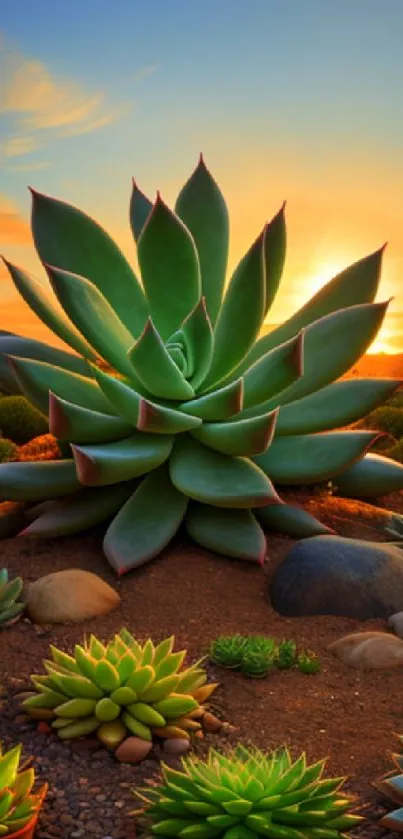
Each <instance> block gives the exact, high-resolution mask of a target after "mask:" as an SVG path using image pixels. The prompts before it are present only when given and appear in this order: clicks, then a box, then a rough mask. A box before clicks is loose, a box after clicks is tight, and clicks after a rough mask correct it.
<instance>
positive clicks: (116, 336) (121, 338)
mask: <svg viewBox="0 0 403 839" xmlns="http://www.w3.org/2000/svg"><path fill="white" fill-rule="evenodd" d="M45 268H46V270H47V272H48V275H49V279H50V282H51V284H52V288H53V291H54V292H55V294H56V297H57V299H58V300H59V303H60V305H61V306H63V309H64V311H65V312H66V314H67V315H68V316H69V318H70V320H71V321H72V322H73V323H74V324H75V326H76V327H77V329H79V330H80V332H81V333H82V334H83V335H85V337H86V338H87V340H88V341H89V343H90V344H91V346H92V347H95V349H96V350H97V352H98V353H99V355H100V356H101V357H102V358H104V359H105V360H106V361H108V362H109V364H110V365H111V367H114V369H115V370H118V371H119V373H122V375H123V376H130V374H131V372H132V369H131V365H130V362H129V361H128V359H127V357H126V354H127V351H128V350H129V348H130V347H131V346H132V344H133V336H132V334H131V333H130V332H129V331H128V329H126V327H125V326H124V325H123V323H122V321H121V320H120V319H119V318H118V316H117V314H116V313H115V311H114V310H113V309H112V306H111V305H110V303H108V301H107V299H106V297H104V296H103V294H101V292H100V291H99V289H98V288H97V287H96V285H94V283H91V282H89V281H88V280H86V279H85V277H80V276H78V274H72V273H71V272H70V271H63V270H62V269H60V268H54V267H53V266H52V265H46V266H45Z"/></svg>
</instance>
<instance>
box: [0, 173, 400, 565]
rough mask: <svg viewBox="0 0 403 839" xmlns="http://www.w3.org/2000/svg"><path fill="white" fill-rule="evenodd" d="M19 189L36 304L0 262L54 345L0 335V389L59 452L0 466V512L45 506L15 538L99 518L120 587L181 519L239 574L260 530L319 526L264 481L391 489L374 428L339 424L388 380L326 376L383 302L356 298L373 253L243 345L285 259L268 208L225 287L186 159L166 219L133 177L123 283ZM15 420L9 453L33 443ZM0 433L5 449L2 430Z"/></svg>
mask: <svg viewBox="0 0 403 839" xmlns="http://www.w3.org/2000/svg"><path fill="white" fill-rule="evenodd" d="M31 193H32V214H31V224H32V235H33V239H34V243H35V248H36V251H37V253H38V256H39V258H40V261H41V264H42V265H43V267H44V270H45V271H46V273H47V277H48V279H49V281H50V285H51V289H52V292H53V293H54V300H53V299H52V296H50V297H49V298H45V297H44V294H43V286H42V281H41V279H36V278H35V277H32V276H31V275H30V274H29V273H27V272H26V271H25V270H23V269H22V268H19V267H17V266H16V265H13V264H12V263H11V262H9V261H8V260H6V259H5V260H4V261H5V265H6V268H7V270H8V272H9V274H10V276H11V279H12V281H13V283H14V285H15V287H16V289H17V291H18V293H19V294H20V296H21V297H22V299H23V300H24V301H25V302H26V303H27V304H28V305H29V306H30V308H31V309H32V310H33V311H34V313H35V315H37V316H39V317H40V319H41V320H42V322H43V323H44V324H45V326H46V327H48V328H50V329H51V330H52V331H53V333H54V335H55V336H57V338H58V339H61V340H62V341H63V342H64V343H65V344H67V345H68V346H69V347H70V348H71V350H72V352H66V351H64V350H63V351H62V350H58V349H56V348H54V347H52V346H50V345H48V344H45V343H41V342H39V341H32V340H30V339H28V338H25V337H22V336H19V335H14V334H10V333H5V332H0V387H1V389H2V390H5V391H8V392H9V393H13V394H21V393H22V394H23V395H24V396H25V397H26V398H27V399H29V400H30V402H31V403H32V405H33V406H34V407H35V409H36V414H35V417H31V419H30V420H29V428H30V429H32V428H33V427H34V426H35V427H36V432H35V434H36V435H37V434H45V433H46V432H47V431H50V432H51V434H53V435H54V436H55V438H56V439H57V441H58V443H63V444H65V445H67V446H68V448H67V453H66V455H65V456H63V457H62V458H60V459H59V460H57V461H56V462H53V461H46V460H44V461H43V462H34V461H30V460H27V459H26V458H25V461H24V462H23V463H18V462H17V463H0V482H1V487H2V494H3V495H4V497H6V498H7V499H8V500H9V501H33V502H35V501H37V502H41V501H46V500H50V501H51V504H50V506H49V507H48V508H47V509H46V511H45V512H42V513H40V514H39V513H38V516H37V517H36V518H35V519H34V520H33V521H32V522H31V523H30V524H29V526H28V527H26V528H24V530H23V534H24V537H25V538H28V537H30V538H37V537H45V538H49V537H56V536H64V535H66V534H71V533H79V532H80V531H83V530H87V529H88V527H90V526H93V525H97V524H102V523H104V524H105V527H106V531H105V536H104V541H103V549H104V553H105V556H106V558H107V560H108V562H109V563H110V565H111V566H112V568H114V570H115V571H116V572H117V573H118V574H119V575H122V574H124V573H125V572H127V571H129V570H130V569H134V568H136V567H138V566H141V565H143V564H144V563H146V562H150V561H151V560H152V559H153V558H154V557H157V556H158V555H159V554H160V553H161V551H162V550H163V549H165V548H166V546H167V545H168V544H169V543H170V542H171V540H172V539H173V538H174V537H175V535H176V533H177V532H178V531H179V529H180V528H181V527H182V526H184V527H185V529H186V530H187V533H188V535H189V536H190V537H191V538H192V539H193V541H194V542H196V543H197V544H198V545H200V546H201V547H202V548H207V549H208V550H213V551H215V552H216V553H219V554H223V555H225V556H227V557H232V558H234V559H237V560H245V561H247V562H252V563H255V564H256V565H258V564H262V563H263V561H264V558H265V556H266V553H267V544H266V537H265V529H269V530H277V531H281V532H283V533H286V534H288V535H291V536H293V537H296V538H299V537H306V536H315V535H318V534H320V533H329V528H328V527H327V526H326V525H324V524H322V523H321V522H319V521H318V520H317V519H315V518H314V517H313V516H312V515H311V514H310V513H308V512H307V511H305V510H302V509H301V508H299V507H296V506H294V505H292V504H287V503H283V501H282V499H281V497H280V495H279V494H278V489H277V488H278V487H281V486H286V485H299V486H301V485H303V486H315V485H319V484H322V485H324V484H325V482H326V481H329V480H332V478H333V477H334V476H337V485H338V487H339V489H340V490H342V492H343V494H348V495H350V494H353V495H354V494H355V495H358V496H360V494H362V492H363V491H364V494H365V495H367V496H368V495H372V496H378V495H380V494H382V495H385V494H387V493H388V492H392V491H395V490H397V489H401V488H403V465H401V464H398V463H393V462H392V461H391V460H388V459H386V458H384V457H380V456H379V455H374V454H371V453H368V452H369V450H370V449H371V448H372V447H373V446H374V445H375V444H376V442H377V441H378V439H379V432H378V430H375V431H371V430H366V429H365V430H362V429H359V430H357V429H356V428H352V424H353V423H355V422H357V421H358V420H359V419H360V418H362V417H363V416H365V415H367V414H368V413H369V412H370V411H373V410H374V409H375V408H376V407H377V406H379V405H380V404H382V403H383V402H385V401H386V400H387V399H388V398H389V397H390V396H391V395H392V394H393V393H394V392H395V390H396V389H397V387H398V386H399V385H400V384H401V381H400V380H399V379H392V378H390V379H377V378H363V379H354V380H343V376H344V374H345V373H346V372H347V371H348V370H349V369H351V367H352V366H353V365H354V364H355V363H356V362H357V360H358V359H359V358H360V357H361V356H362V354H363V353H364V352H365V351H366V350H367V348H368V346H369V345H370V344H372V342H373V340H374V338H375V336H376V335H377V333H378V331H379V330H380V328H381V327H382V323H383V320H384V317H385V314H386V311H387V308H388V305H389V301H380V302H374V300H375V298H376V296H377V293H378V285H379V280H380V274H381V266H382V259H383V252H384V247H380V248H378V249H377V250H376V251H374V252H372V253H370V254H369V255H368V256H365V257H363V258H360V259H358V260H357V261H356V262H354V263H353V264H352V265H350V266H349V267H347V268H346V269H345V270H344V271H341V272H340V273H339V274H337V276H335V277H334V278H333V279H331V280H330V282H328V283H327V284H326V285H324V287H323V288H321V289H320V290H319V291H318V292H317V293H316V294H314V296H313V297H312V298H311V299H310V300H308V302H307V303H306V304H305V305H304V306H303V308H302V309H300V310H299V311H297V312H295V313H294V314H293V315H292V316H291V317H290V318H289V319H288V320H287V321H286V322H285V323H282V324H281V325H279V326H278V327H276V328H275V329H273V330H270V332H269V333H266V334H262V332H263V328H264V324H265V322H266V321H267V316H268V312H269V311H270V308H271V306H272V303H273V301H274V300H275V298H276V296H277V292H278V290H279V288H280V284H281V278H282V274H283V267H284V263H285V257H286V246H287V235H286V220H285V205H284V204H283V205H282V206H281V207H280V208H279V209H278V212H277V213H276V214H275V215H274V216H273V217H272V218H271V219H270V220H269V221H268V222H267V223H266V224H265V225H264V227H263V228H262V229H261V231H260V233H258V235H257V236H256V237H255V238H254V241H253V242H252V243H251V244H250V247H249V248H248V250H247V252H246V253H245V254H244V255H243V256H242V258H241V259H240V261H239V262H238V264H237V265H236V266H235V267H234V270H233V271H232V272H231V274H230V275H228V270H227V268H228V255H229V237H230V220H229V212H228V208H227V205H226V202H225V199H224V196H223V194H222V192H221V189H220V187H219V185H218V184H217V182H216V180H215V179H214V177H213V175H212V174H211V173H210V171H209V169H208V168H207V166H206V164H205V162H204V160H203V158H200V160H199V162H198V164H197V166H196V167H195V169H194V171H193V172H192V173H191V175H190V177H189V178H188V179H187V180H186V182H185V183H184V185H183V186H182V188H181V190H180V192H179V194H178V195H177V197H176V200H175V203H174V205H173V207H169V206H168V205H167V204H166V203H165V201H164V200H163V198H162V197H161V195H160V194H157V197H156V199H155V200H150V199H149V198H147V196H146V195H145V194H144V193H143V192H142V191H141V190H140V189H139V187H138V186H137V184H136V182H134V183H133V189H132V196H131V201H130V208H129V221H130V226H131V230H132V233H133V238H134V241H135V244H136V248H137V265H138V270H136V271H134V270H133V268H132V266H131V265H130V264H129V262H128V260H127V259H126V257H125V255H124V254H123V253H122V251H121V250H120V249H119V247H118V246H117V244H116V243H115V242H114V241H113V240H112V239H111V237H110V235H109V234H108V233H107V232H106V231H105V230H104V229H103V228H102V227H101V226H100V225H99V224H97V223H96V222H95V221H94V220H93V219H92V218H90V217H89V216H88V215H86V214H85V213H84V212H82V211H81V210H79V209H78V208H76V207H74V206H72V205H71V204H68V203H66V202H64V201H61V200H59V199H56V198H52V197H50V196H48V195H44V194H42V193H40V192H37V191H36V190H31ZM55 303H56V304H57V305H56V306H55ZM0 325H1V324H0ZM2 326H3V329H4V328H6V327H7V324H4V323H3V324H2ZM234 335H235V336H236V340H234V338H233V336H234ZM346 335H348V336H349V340H348V341H346V340H345V336H346ZM9 399H13V400H14V401H13V402H12V403H10V402H8V407H7V406H4V405H3V409H4V407H7V411H8V414H7V412H5V417H6V419H7V416H8V417H10V416H11V410H13V411H14V413H13V416H20V414H21V415H22V414H24V417H25V415H26V409H27V404H26V401H25V403H24V401H21V400H22V397H21V395H20V396H16V395H14V396H12V397H11V396H10V397H9ZM16 400H19V401H18V402H17V401H16ZM1 402H5V400H0V406H1ZM38 412H40V413H39V416H38ZM0 415H1V411H0ZM22 419H23V417H22ZM22 419H21V423H22ZM22 425H24V429H23V432H22V431H19V438H20V439H19V440H16V442H26V441H27V440H29V439H30V438H31V437H33V436H35V435H34V434H32V431H31V433H30V434H29V436H27V435H28V431H27V428H28V426H27V420H26V419H25V421H24V423H22ZM0 428H3V433H4V434H5V435H6V436H11V434H10V435H9V434H8V433H7V432H6V429H5V426H3V425H2V420H1V418H0ZM38 429H39V430H38ZM340 429H341V430H340ZM343 429H344V430H343ZM322 432H326V433H322ZM22 437H24V438H25V439H24V440H23V439H22ZM111 486H113V491H111Z"/></svg>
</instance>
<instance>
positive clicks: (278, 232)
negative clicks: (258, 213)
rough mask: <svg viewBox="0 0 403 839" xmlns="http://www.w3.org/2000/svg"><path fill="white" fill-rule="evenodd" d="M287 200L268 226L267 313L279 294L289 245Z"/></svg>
mask: <svg viewBox="0 0 403 839" xmlns="http://www.w3.org/2000/svg"><path fill="white" fill-rule="evenodd" d="M284 211H285V202H284V204H283V206H282V207H281V210H279V212H278V213H277V214H276V215H275V216H274V218H272V220H271V221H270V222H269V224H268V225H267V228H266V238H265V248H264V256H265V265H266V300H265V307H264V313H265V315H266V314H267V312H268V311H269V309H270V308H271V305H272V303H273V300H274V298H275V296H276V294H277V291H278V287H279V285H280V280H281V276H282V273H283V268H284V262H285V254H286V247H287V233H286V226H285V213H284Z"/></svg>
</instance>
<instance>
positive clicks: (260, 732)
mask: <svg viewBox="0 0 403 839" xmlns="http://www.w3.org/2000/svg"><path fill="white" fill-rule="evenodd" d="M294 501H300V502H302V501H304V502H305V505H307V504H308V502H307V499H302V498H301V496H299V497H294ZM383 501H384V506H388V507H389V509H392V508H393V509H402V508H403V504H402V497H401V495H400V494H397V495H395V496H394V497H391V498H389V499H383ZM307 508H308V509H310V511H311V512H315V511H316V512H317V513H318V512H320V513H321V517H322V519H324V518H326V520H327V522H328V523H329V524H330V525H331V526H333V527H335V528H337V530H338V532H339V533H340V534H341V535H345V536H355V537H362V538H366V539H377V540H383V538H384V537H383V535H382V534H381V533H380V531H379V527H380V522H381V520H382V516H381V515H380V514H379V513H378V512H376V513H375V512H373V511H372V510H371V509H369V510H366V509H364V508H363V507H361V508H357V505H356V503H355V502H340V501H337V500H335V499H329V500H327V499H324V498H323V497H316V498H314V499H312V500H311V502H309V504H308V507H307ZM291 544H292V541H291V540H289V539H286V538H281V537H280V536H277V535H273V536H269V538H268V550H269V555H270V562H269V566H268V568H267V570H266V574H263V573H262V571H261V570H259V568H257V567H256V566H254V565H253V566H252V565H248V564H247V563H242V562H236V561H231V560H228V559H224V558H220V557H217V556H214V555H212V554H209V553H208V552H206V551H202V550H200V549H197V548H195V547H193V546H191V545H190V544H189V542H187V541H186V540H185V539H183V540H182V541H181V540H178V541H177V543H176V544H175V545H174V546H171V548H170V549H169V550H167V551H165V553H164V554H163V555H162V556H161V557H160V558H159V559H158V560H156V561H154V562H153V563H151V564H149V565H147V566H145V567H143V568H141V569H139V570H138V571H137V572H134V573H132V574H130V575H127V576H125V577H123V578H122V580H121V581H120V582H117V580H116V578H115V577H114V575H113V572H112V571H111V570H109V567H108V565H107V563H106V561H105V559H104V558H103V556H102V553H101V549H100V537H99V534H97V533H95V534H92V535H88V536H85V537H80V538H65V539H62V540H60V541H59V540H43V541H39V542H35V541H29V540H27V539H23V538H21V539H14V540H6V541H4V542H2V543H1V563H0V564H1V565H5V566H7V567H8V568H9V570H10V573H11V574H16V573H18V574H22V575H23V576H24V577H25V579H26V580H32V579H36V578H37V577H39V576H40V575H42V574H46V573H49V572H50V571H55V570H60V569H64V568H69V567H78V568H83V569H87V570H91V571H94V572H96V573H98V574H100V575H101V576H102V577H104V579H106V580H107V581H108V582H109V583H111V584H112V585H115V586H116V588H118V589H119V591H120V593H121V596H122V604H121V607H120V608H119V609H118V610H117V611H115V612H113V613H111V614H110V615H108V616H106V617H102V618H100V619H97V620H93V621H91V622H88V623H87V624H85V625H81V626H61V627H53V628H52V629H51V630H50V631H47V630H40V631H39V632H38V630H37V629H35V627H34V626H32V625H31V624H30V623H29V622H27V621H21V622H20V623H18V624H16V625H15V626H13V627H12V628H10V629H8V630H4V631H2V632H1V633H0V661H1V682H2V685H3V692H4V696H5V698H4V700H3V710H2V717H1V722H0V729H1V737H2V738H3V739H4V740H5V742H6V743H7V744H10V743H15V742H17V740H21V741H22V742H23V743H24V745H25V746H26V749H27V750H28V751H30V752H32V753H33V754H34V756H36V757H37V758H38V760H37V761H36V767H37V770H38V773H39V774H40V775H41V776H42V777H45V776H46V777H47V780H49V782H50V785H51V795H50V796H49V797H48V799H47V802H46V804H45V807H44V811H43V816H42V819H41V825H40V830H39V832H38V836H39V837H40V839H51V837H62V839H63V837H65V839H68V837H72V839H74V838H75V837H83V838H84V837H91V836H93V837H102V839H106V837H107V839H111V837H112V839H118V837H125V839H130V837H131V836H133V835H134V833H133V819H127V811H128V810H129V809H130V806H132V801H133V796H132V794H131V792H130V788H131V787H134V786H135V785H136V784H139V783H141V782H142V781H143V780H144V778H145V777H146V778H147V777H149V776H150V772H152V771H153V770H154V769H155V764H152V763H150V761H147V762H146V764H145V765H142V766H137V767H127V766H126V767H122V766H119V765H118V764H116V763H115V762H114V760H113V758H112V757H110V756H109V755H108V754H107V753H106V752H105V751H103V752H97V753H96V754H91V753H88V752H85V751H84V752H83V751H79V752H77V751H76V750H72V749H71V748H70V747H69V746H65V745H63V744H61V743H58V742H57V741H55V740H54V739H53V737H51V738H48V737H47V736H45V735H43V734H40V733H38V732H37V731H34V730H33V729H32V725H31V724H28V727H26V726H24V725H21V723H19V722H18V721H16V720H15V714H16V713H18V710H17V707H16V704H15V701H14V700H13V698H12V695H13V693H15V691H16V690H17V689H21V686H22V685H23V684H26V683H27V680H28V677H29V674H30V673H32V672H41V671H42V667H41V661H42V659H43V658H44V657H47V651H48V647H49V643H54V644H56V645H58V646H60V647H61V648H63V649H68V648H71V647H72V645H74V643H76V642H79V641H81V640H82V638H83V635H84V633H85V632H87V633H88V632H93V633H95V634H97V635H98V636H99V637H101V638H103V639H105V640H106V639H107V638H108V637H109V636H111V635H112V634H113V633H115V632H116V631H118V630H119V629H120V628H121V627H122V626H127V627H128V628H129V629H130V630H131V631H132V632H133V633H134V634H135V635H136V636H138V637H139V638H142V639H144V638H146V637H148V636H151V637H152V638H153V639H154V640H155V641H157V642H158V641H159V640H161V639H162V638H164V637H166V636H168V635H171V634H175V636H176V640H177V645H178V648H186V649H187V650H188V652H189V656H190V658H191V659H195V658H198V657H199V656H200V655H201V654H203V653H204V652H205V651H206V648H207V646H208V644H209V641H210V640H211V639H213V638H214V637H216V636H217V635H218V634H221V633H232V632H242V633H245V634H247V633H256V632H258V633H264V634H267V635H272V636H274V637H276V638H277V639H279V640H281V639H282V638H284V637H286V638H287V637H288V638H294V639H295V640H296V641H297V643H298V644H299V645H300V646H301V647H309V648H311V649H313V650H314V651H315V652H316V653H317V654H318V655H319V657H320V659H321V661H322V664H323V668H322V671H321V672H320V673H318V674H317V675H314V676H313V675H312V676H306V675H303V674H301V673H299V672H298V671H287V672H276V673H274V675H272V676H270V677H269V678H267V679H262V680H251V679H247V678H246V677H243V676H241V675H239V674H236V673H231V672H228V671H225V670H221V669H219V668H212V671H211V675H212V676H213V677H215V679H217V680H218V681H219V682H220V683H221V687H220V689H219V691H218V692H217V695H216V699H215V701H214V703H213V704H214V708H215V710H216V712H217V713H218V714H219V715H221V716H222V717H224V718H226V719H227V720H229V721H231V722H232V723H233V724H234V725H235V726H236V728H237V730H236V732H235V733H234V734H232V735H231V737H230V739H231V741H233V742H236V740H238V739H241V740H243V741H251V742H253V743H254V744H256V745H257V746H260V747H262V748H266V749H269V748H272V747H276V746H279V745H281V744H283V743H287V744H289V745H290V747H291V749H292V752H293V753H294V754H295V755H296V756H297V755H298V754H299V753H300V752H301V751H303V750H306V752H307V754H308V758H309V759H310V760H311V761H315V760H317V759H319V758H321V757H323V756H325V755H326V756H328V757H329V764H328V772H329V774H334V775H348V776H349V780H348V783H347V788H348V790H349V791H350V792H352V793H353V794H354V795H356V796H358V797H359V800H360V802H361V803H363V804H364V805H365V804H366V806H367V807H369V808H370V809H369V815H370V818H371V820H372V821H373V820H374V819H375V818H376V816H377V815H378V813H379V812H381V813H382V812H383V810H382V804H380V805H377V804H376V796H375V793H374V790H373V789H372V787H371V782H372V781H373V780H374V779H376V778H377V777H378V776H379V775H382V774H383V773H385V772H386V771H388V770H389V769H390V763H389V758H388V755H387V752H388V751H390V750H393V749H394V747H395V742H394V737H393V733H394V732H395V731H397V732H403V702H402V695H403V671H402V670H396V671H393V672H384V671H382V672H376V671H374V672H369V673H359V672H357V671H355V670H349V669H346V668H345V667H344V666H343V665H342V664H341V663H340V662H339V661H337V660H336V659H334V658H333V657H332V656H331V655H330V654H329V653H328V652H327V649H326V648H327V645H328V644H329V643H330V642H331V641H333V640H335V639H336V638H338V637H340V636H342V635H344V634H346V633H348V632H352V631H355V630H365V629H385V628H386V627H385V624H384V623H383V622H382V621H370V622H366V623H365V624H359V623H358V622H356V621H354V620H345V619H342V618H335V617H309V618H291V619H284V618H282V617H280V616H279V615H277V614H276V613H275V612H274V611H273V609H272V608H271V607H270V604H269V603H268V600H267V594H266V590H267V583H268V579H267V577H268V575H270V574H271V573H272V570H273V569H274V568H275V566H276V564H277V563H278V562H279V561H280V560H281V559H282V558H283V556H284V554H285V552H286V551H287V550H288V548H289V547H290V545H291ZM209 737H210V740H209V742H214V743H215V744H217V745H220V740H219V739H217V737H215V736H214V735H209ZM205 747H206V743H203V744H200V746H199V747H198V748H199V749H200V748H201V749H202V750H203V749H204V748H205ZM75 748H77V747H75ZM377 807H378V809H377ZM357 835H358V834H357ZM392 835H393V834H390V833H387V832H386V831H384V830H381V829H379V828H378V827H377V826H375V825H374V824H367V825H366V826H365V827H364V828H363V829H361V830H360V836H362V837H368V839H370V837H379V839H380V837H386V836H392Z"/></svg>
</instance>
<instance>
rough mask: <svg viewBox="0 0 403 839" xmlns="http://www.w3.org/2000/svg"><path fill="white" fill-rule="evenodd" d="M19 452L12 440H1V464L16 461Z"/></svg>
mask: <svg viewBox="0 0 403 839" xmlns="http://www.w3.org/2000/svg"><path fill="white" fill-rule="evenodd" d="M17 452H18V449H17V446H16V445H15V443H13V441H12V440H6V439H3V438H1V439H0V463H4V461H7V460H15V459H16V457H17Z"/></svg>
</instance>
